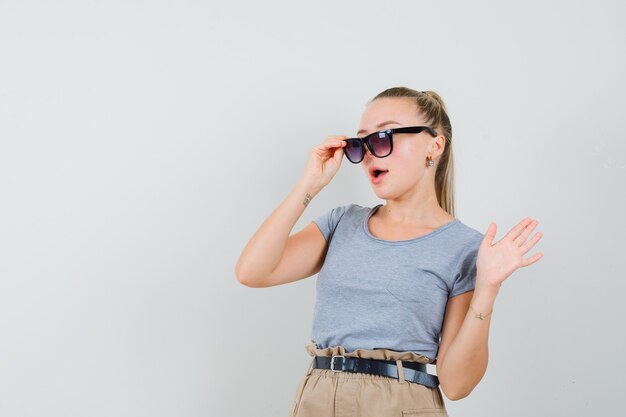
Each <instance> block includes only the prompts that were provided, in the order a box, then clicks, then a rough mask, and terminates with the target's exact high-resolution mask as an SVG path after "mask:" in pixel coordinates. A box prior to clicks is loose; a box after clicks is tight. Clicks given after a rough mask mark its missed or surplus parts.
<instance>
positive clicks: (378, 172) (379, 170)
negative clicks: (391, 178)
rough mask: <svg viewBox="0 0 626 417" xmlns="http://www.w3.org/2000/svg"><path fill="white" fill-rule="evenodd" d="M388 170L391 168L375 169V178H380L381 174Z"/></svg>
mask: <svg viewBox="0 0 626 417" xmlns="http://www.w3.org/2000/svg"><path fill="white" fill-rule="evenodd" d="M387 172H389V170H382V169H375V170H374V172H373V174H372V175H373V176H374V178H378V177H379V176H380V175H382V174H385V173H387Z"/></svg>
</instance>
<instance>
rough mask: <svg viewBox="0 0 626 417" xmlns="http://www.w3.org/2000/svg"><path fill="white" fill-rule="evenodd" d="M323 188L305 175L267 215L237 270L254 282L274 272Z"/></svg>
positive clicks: (240, 260) (243, 253) (240, 258)
mask: <svg viewBox="0 0 626 417" xmlns="http://www.w3.org/2000/svg"><path fill="white" fill-rule="evenodd" d="M319 191H320V190H319V189H318V188H317V187H316V186H315V184H314V182H313V181H312V180H309V179H308V178H307V177H304V176H303V177H301V178H300V179H299V180H298V182H297V183H296V185H295V186H294V187H293V189H292V190H291V191H290V192H289V194H288V195H287V197H286V198H285V199H284V200H283V201H282V202H281V204H280V205H279V206H278V207H277V208H276V209H275V210H274V211H273V212H272V213H271V214H270V215H269V216H268V217H267V219H266V220H265V221H264V222H263V224H262V225H261V226H260V227H259V229H258V230H257V231H256V232H255V233H254V235H253V236H252V238H251V239H250V241H249V242H248V243H247V245H246V246H245V248H244V249H243V251H242V253H241V255H240V256H239V260H238V261H237V265H236V266H235V274H236V275H237V278H238V279H239V280H240V281H242V282H243V281H244V280H245V281H246V283H253V282H254V281H255V280H257V279H261V278H263V277H265V276H267V275H268V274H269V273H271V272H272V271H273V270H274V268H275V267H276V265H278V263H279V262H280V259H281V257H282V254H283V251H284V249H285V246H286V243H287V239H288V238H289V234H290V233H291V230H292V229H293V227H294V225H295V224H296V222H297V221H298V219H299V218H300V216H301V215H302V213H303V212H304V210H305V209H306V207H307V206H308V204H309V202H310V201H311V200H312V199H313V197H314V196H315V195H316V194H317V193H319Z"/></svg>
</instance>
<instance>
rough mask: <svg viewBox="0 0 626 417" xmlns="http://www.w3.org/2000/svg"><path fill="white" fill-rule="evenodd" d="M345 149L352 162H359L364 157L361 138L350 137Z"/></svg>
mask: <svg viewBox="0 0 626 417" xmlns="http://www.w3.org/2000/svg"><path fill="white" fill-rule="evenodd" d="M343 151H344V153H345V155H346V157H347V158H348V159H349V160H350V162H359V161H360V160H361V158H363V146H362V143H361V141H360V140H359V139H348V140H347V144H346V147H345V148H343Z"/></svg>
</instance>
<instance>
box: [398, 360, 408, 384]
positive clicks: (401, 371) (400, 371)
mask: <svg viewBox="0 0 626 417" xmlns="http://www.w3.org/2000/svg"><path fill="white" fill-rule="evenodd" d="M396 367H397V368H398V383H399V384H406V380H405V379H404V367H403V366H402V361H401V360H400V359H396Z"/></svg>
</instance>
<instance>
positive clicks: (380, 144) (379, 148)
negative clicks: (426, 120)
mask: <svg viewBox="0 0 626 417" xmlns="http://www.w3.org/2000/svg"><path fill="white" fill-rule="evenodd" d="M423 130H426V131H428V133H430V134H431V135H432V136H433V137H437V132H435V130H434V129H433V128H431V127H428V126H410V127H398V128H396V129H387V130H382V131H380V132H374V133H370V134H369V135H367V136H365V137H363V138H350V139H344V141H345V142H348V143H347V144H346V147H345V148H344V149H343V151H344V155H346V158H348V161H350V162H352V163H353V164H358V163H359V162H361V161H362V160H363V157H364V156H365V146H367V148H368V149H369V150H370V152H371V153H372V155H374V156H375V157H377V158H384V157H386V156H389V155H390V154H391V151H392V150H393V135H394V133H395V134H398V133H420V132H421V131H423Z"/></svg>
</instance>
